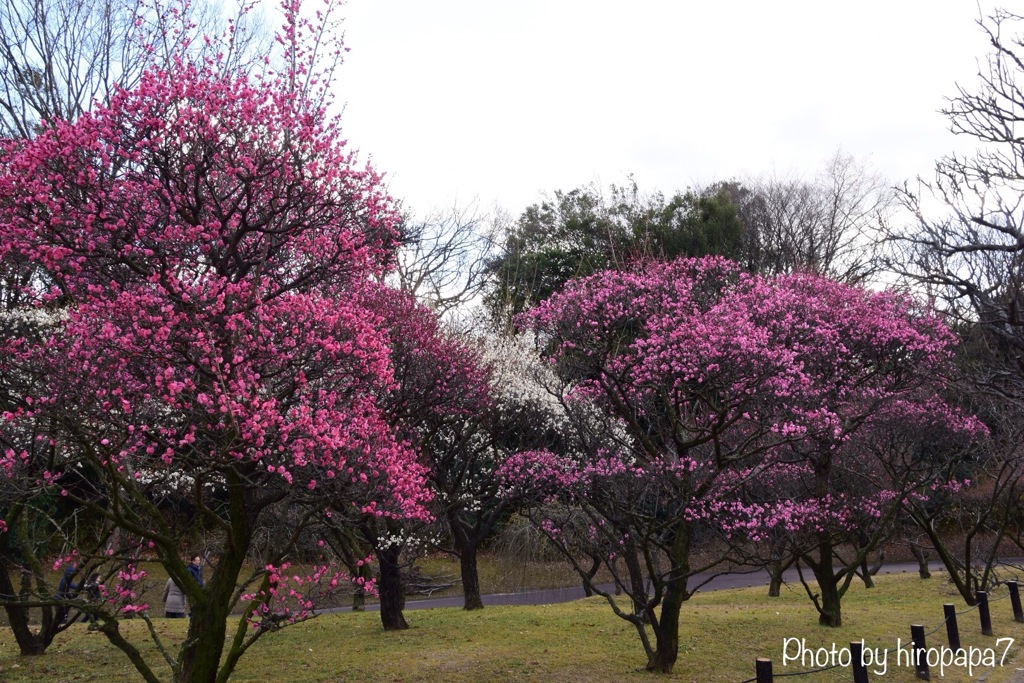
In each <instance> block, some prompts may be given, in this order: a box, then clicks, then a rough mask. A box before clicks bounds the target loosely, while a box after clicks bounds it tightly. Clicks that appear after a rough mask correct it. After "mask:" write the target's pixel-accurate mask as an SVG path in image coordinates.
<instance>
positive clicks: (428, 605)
mask: <svg viewBox="0 0 1024 683" xmlns="http://www.w3.org/2000/svg"><path fill="white" fill-rule="evenodd" d="M929 566H930V567H931V569H932V571H938V570H939V569H941V567H942V565H941V564H940V563H938V562H932V563H930V564H929ZM910 572H913V573H915V574H916V573H917V562H894V563H891V564H886V565H883V566H882V569H881V570H880V571H879V572H878V573H879V574H906V573H910ZM783 576H784V577H785V580H786V582H787V583H796V584H799V581H800V577H799V576H798V575H797V572H796V570H795V569H789V570H787V571H786V572H785V573H784V574H783ZM768 580H769V576H768V572H767V571H766V570H764V569H759V570H756V571H750V572H744V573H734V574H721V575H717V576H716V575H715V574H711V573H708V574H698V575H696V576H694V577H693V578H692V579H691V580H690V581H689V585H690V586H694V585H697V584H698V583H701V582H702V581H707V583H706V584H704V586H702V587H701V589H700V590H702V591H716V590H724V589H727V588H750V587H752V586H767V585H768ZM601 588H602V590H608V591H611V590H612V589H613V586H612V585H611V584H606V585H602V586H601ZM584 597H586V595H585V594H584V592H583V588H582V587H581V586H570V587H567V588H552V589H546V590H532V591H523V592H521V593H495V594H492V595H484V596H483V598H482V599H483V602H484V605H551V604H555V603H559V602H571V601H572V600H580V599H582V598H584ZM462 604H463V600H462V596H461V595H455V596H450V597H444V598H424V599H409V600H407V601H406V603H405V609H406V610H415V609H432V608H435V607H462ZM348 609H349V608H347V607H339V608H336V609H332V610H324V611H325V612H343V611H347V610H348ZM366 609H367V611H373V610H377V609H379V606H378V605H377V604H376V603H374V604H367V605H366ZM1021 683H1024V681H1022V682H1021Z"/></svg>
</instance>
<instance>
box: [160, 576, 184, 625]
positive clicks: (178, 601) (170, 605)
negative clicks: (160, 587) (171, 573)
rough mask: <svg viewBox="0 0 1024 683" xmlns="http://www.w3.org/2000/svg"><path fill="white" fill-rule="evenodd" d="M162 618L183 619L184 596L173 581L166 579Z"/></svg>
mask: <svg viewBox="0 0 1024 683" xmlns="http://www.w3.org/2000/svg"><path fill="white" fill-rule="evenodd" d="M164 616H165V617H167V618H168V619H182V618H184V617H185V594H184V593H182V592H181V588H179V587H178V584H176V583H174V579H167V583H165V584H164Z"/></svg>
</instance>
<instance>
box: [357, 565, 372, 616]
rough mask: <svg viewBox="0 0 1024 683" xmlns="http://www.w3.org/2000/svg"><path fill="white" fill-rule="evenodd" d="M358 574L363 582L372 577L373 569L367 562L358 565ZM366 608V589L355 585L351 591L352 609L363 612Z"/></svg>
mask: <svg viewBox="0 0 1024 683" xmlns="http://www.w3.org/2000/svg"><path fill="white" fill-rule="evenodd" d="M358 575H359V577H360V578H362V579H363V581H364V584H365V582H366V581H369V580H370V579H372V578H373V571H372V570H371V569H370V565H369V564H368V563H365V562H364V563H363V564H361V565H359V571H358ZM365 610H366V589H365V588H363V586H362V585H360V586H359V587H357V588H356V589H355V591H353V593H352V611H353V612H363V611H365Z"/></svg>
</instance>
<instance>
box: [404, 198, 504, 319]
mask: <svg viewBox="0 0 1024 683" xmlns="http://www.w3.org/2000/svg"><path fill="white" fill-rule="evenodd" d="M503 220H505V221H507V218H503V217H502V215H501V213H500V212H498V211H495V212H494V213H492V214H490V215H487V214H484V213H482V212H481V211H480V210H479V208H478V207H477V206H476V205H475V204H470V205H468V206H459V205H458V204H453V205H452V206H451V207H448V208H446V209H437V210H434V211H433V212H431V213H429V214H427V215H426V216H424V217H422V218H419V217H412V216H407V217H406V219H405V226H404V238H405V244H404V246H403V247H402V248H401V249H400V250H399V252H398V254H397V257H396V268H395V280H396V281H395V284H396V286H397V287H399V288H400V289H401V290H402V291H405V292H409V293H411V294H413V295H414V296H416V297H417V298H418V299H419V300H420V301H423V302H424V303H426V304H427V305H428V306H430V307H431V308H433V309H434V310H435V311H436V312H437V313H438V315H441V316H444V317H446V318H448V320H449V322H455V321H454V320H453V317H454V316H456V315H457V314H459V313H465V312H466V308H467V306H469V305H471V304H472V303H473V302H474V301H476V300H477V299H478V297H479V295H480V293H481V290H482V289H483V286H484V284H485V279H486V277H487V272H486V267H487V263H488V262H489V260H490V258H491V256H492V254H493V252H494V248H495V239H494V235H495V232H496V231H497V229H498V228H497V226H499V225H501V224H502V221H503Z"/></svg>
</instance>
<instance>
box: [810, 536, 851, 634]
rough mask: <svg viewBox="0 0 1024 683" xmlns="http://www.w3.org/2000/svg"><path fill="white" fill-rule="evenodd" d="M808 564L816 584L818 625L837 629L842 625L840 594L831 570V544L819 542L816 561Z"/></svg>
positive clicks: (836, 578) (835, 577)
mask: <svg viewBox="0 0 1024 683" xmlns="http://www.w3.org/2000/svg"><path fill="white" fill-rule="evenodd" d="M808 564H809V565H810V567H811V571H813V572H814V578H815V579H816V580H817V582H818V600H816V601H815V607H817V609H818V623H819V624H820V625H822V626H830V627H832V628H838V627H840V626H842V625H843V615H842V603H841V601H842V594H841V593H840V590H839V578H838V577H837V576H836V573H835V571H834V570H833V569H832V544H831V542H829V541H821V542H820V543H819V545H818V561H817V562H815V563H813V564H812V563H810V562H808Z"/></svg>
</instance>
